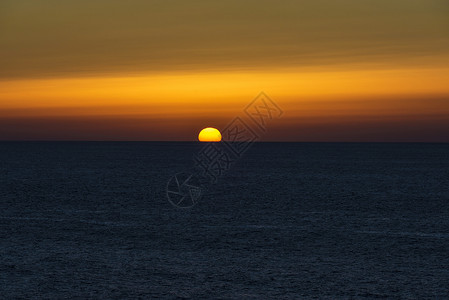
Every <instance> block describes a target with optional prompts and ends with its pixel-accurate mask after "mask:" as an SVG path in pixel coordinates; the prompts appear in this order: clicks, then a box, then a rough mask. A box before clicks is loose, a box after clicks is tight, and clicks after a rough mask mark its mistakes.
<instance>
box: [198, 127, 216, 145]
mask: <svg viewBox="0 0 449 300" xmlns="http://www.w3.org/2000/svg"><path fill="white" fill-rule="evenodd" d="M198 140H199V141H200V142H219V141H221V133H220V131H218V129H216V128H213V127H207V128H204V129H203V130H201V132H200V134H199V135H198Z"/></svg>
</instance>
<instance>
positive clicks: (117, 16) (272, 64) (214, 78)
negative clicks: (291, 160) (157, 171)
mask: <svg viewBox="0 0 449 300" xmlns="http://www.w3.org/2000/svg"><path fill="white" fill-rule="evenodd" d="M448 83H449V2H448V1H447V0H426V1H424V0H388V1H387V0H363V1H361V0H314V1H301V0H297V1H290V0H283V1H278V0H258V1H250V0H247V1H243V0H239V1H235V0H227V1H211V0H207V1H197V0H191V1H185V0H161V1H153V0H148V1H144V0H142V1H140V0H139V1H138V0H131V1H118V0H90V1H83V0H77V1H74V0H66V1H56V0H55V1H53V0H46V1H39V0H35V1H24V0H2V1H0V140H144V141H147V140H148V141H160V140H163V141H193V140H196V139H197V135H198V133H199V131H200V130H201V129H202V128H204V127H209V126H211V127H216V128H218V129H222V128H224V127H225V126H226V125H227V124H228V123H229V122H230V121H232V119H233V118H235V117H236V116H240V115H242V113H243V109H244V107H245V106H246V105H247V104H248V103H250V102H251V101H252V100H253V99H254V98H255V97H256V96H257V95H258V94H259V93H260V92H261V91H264V92H265V93H266V94H267V95H268V96H269V97H270V98H271V99H272V100H273V101H274V102H275V103H276V104H277V105H279V106H280V107H281V108H282V110H283V111H284V114H283V115H282V118H280V119H278V120H276V121H275V122H272V123H270V126H269V128H268V129H267V132H266V133H265V134H264V135H263V137H261V140H265V141H300V142H301V141H303V142H313V141H319V142H449V84H448Z"/></svg>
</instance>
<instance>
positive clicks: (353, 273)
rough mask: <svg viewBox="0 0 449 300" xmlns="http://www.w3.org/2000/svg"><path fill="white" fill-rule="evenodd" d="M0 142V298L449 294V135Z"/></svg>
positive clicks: (441, 296) (408, 296)
mask: <svg viewBox="0 0 449 300" xmlns="http://www.w3.org/2000/svg"><path fill="white" fill-rule="evenodd" d="M202 147H203V145H202V144H200V143H194V142H1V143H0V298H3V299H17V298H23V299H41V298H44V299H61V298H81V299H98V298H107V299H137V298H145V299H154V298H167V299H205V298H214V299H311V298H315V299H316V298H319V299H371V298H402V299H414V298H415V299H429V298H430V299H447V298H448V297H449V144H419V143H416V144H413V143H255V144H253V145H252V147H251V148H249V150H248V151H247V152H246V153H244V154H243V155H242V156H241V157H239V158H238V160H236V162H235V163H234V164H233V165H232V166H231V167H230V168H229V169H228V170H227V171H226V172H224V174H221V175H220V176H219V177H218V178H217V181H216V183H213V184H210V185H209V186H208V188H207V190H206V189H204V190H202V194H201V197H200V198H198V199H197V200H198V201H197V202H196V203H195V205H194V206H192V207H190V208H177V207H175V206H174V205H172V203H171V202H170V201H168V198H167V188H168V187H169V185H168V182H169V180H170V178H172V177H173V176H174V175H175V174H178V173H180V172H186V171H187V172H189V170H191V169H192V166H193V165H194V164H195V161H194V157H195V155H196V153H198V152H199V151H201V149H202Z"/></svg>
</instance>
